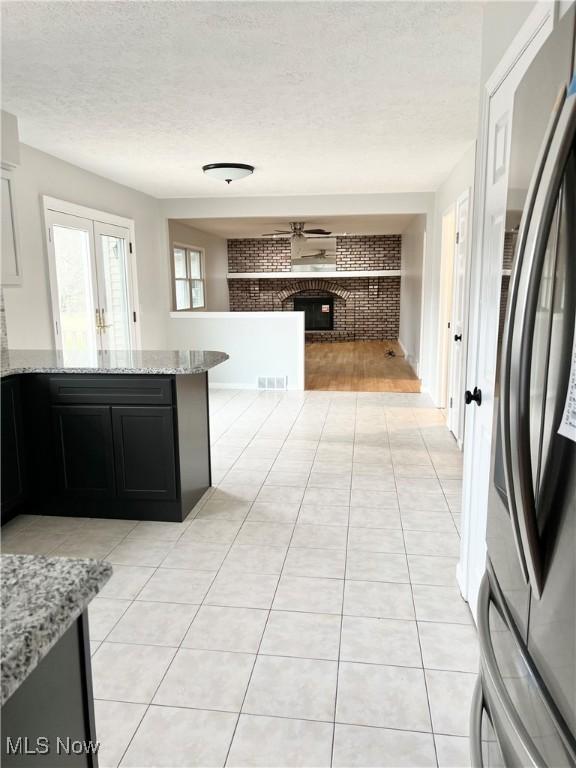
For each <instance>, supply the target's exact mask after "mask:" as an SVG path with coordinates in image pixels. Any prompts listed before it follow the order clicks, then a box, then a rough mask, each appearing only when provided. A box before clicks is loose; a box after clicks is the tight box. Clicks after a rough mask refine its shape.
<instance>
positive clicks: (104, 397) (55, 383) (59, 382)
mask: <svg viewBox="0 0 576 768" xmlns="http://www.w3.org/2000/svg"><path fill="white" fill-rule="evenodd" d="M49 387H50V398H51V400H52V402H53V403H63V404H64V403H66V404H75V403H77V404H80V403H82V404H103V405H171V404H172V379H170V378H168V377H162V376H117V375H114V376H84V375H81V374H76V375H74V376H50V377H49Z"/></svg>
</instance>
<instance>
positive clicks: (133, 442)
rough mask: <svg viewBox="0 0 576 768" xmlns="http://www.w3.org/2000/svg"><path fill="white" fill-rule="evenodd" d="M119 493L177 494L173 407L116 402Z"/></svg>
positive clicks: (131, 496) (146, 496) (138, 496)
mask: <svg viewBox="0 0 576 768" xmlns="http://www.w3.org/2000/svg"><path fill="white" fill-rule="evenodd" d="M112 422H113V425H114V456H115V461H116V486H117V493H118V496H119V497H123V498H128V499H157V500H167V499H174V498H176V467H175V460H174V424H173V419H172V408H170V407H168V406H159V407H157V408H151V407H148V408H145V407H142V408H139V407H137V406H133V407H130V406H126V407H121V406H112Z"/></svg>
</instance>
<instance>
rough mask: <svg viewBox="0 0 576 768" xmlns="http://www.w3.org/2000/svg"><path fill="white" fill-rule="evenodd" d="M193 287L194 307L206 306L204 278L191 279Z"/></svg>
mask: <svg viewBox="0 0 576 768" xmlns="http://www.w3.org/2000/svg"><path fill="white" fill-rule="evenodd" d="M190 284H191V287H192V306H193V307H194V308H197V307H203V306H204V281H203V280H191V281H190Z"/></svg>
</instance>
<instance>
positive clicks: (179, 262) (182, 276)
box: [172, 245, 205, 312]
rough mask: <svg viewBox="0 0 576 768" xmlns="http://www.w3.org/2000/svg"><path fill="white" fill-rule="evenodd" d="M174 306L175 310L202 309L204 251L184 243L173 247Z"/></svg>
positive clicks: (203, 304)
mask: <svg viewBox="0 0 576 768" xmlns="http://www.w3.org/2000/svg"><path fill="white" fill-rule="evenodd" d="M172 253H173V267H174V308H175V309H176V311H177V312H182V311H185V310H189V309H202V307H204V306H205V296H204V251H202V250H201V249H200V248H189V247H187V246H184V245H175V246H174V247H173V251H172Z"/></svg>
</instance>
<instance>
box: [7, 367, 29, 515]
mask: <svg viewBox="0 0 576 768" xmlns="http://www.w3.org/2000/svg"><path fill="white" fill-rule="evenodd" d="M23 497H24V456H23V442H22V412H21V409H20V382H19V381H18V379H4V380H3V381H2V522H3V523H4V522H6V521H7V520H9V519H10V516H11V515H10V510H11V509H13V508H14V507H16V505H17V504H18V503H19V502H20V501H22V499H23ZM13 514H15V513H13Z"/></svg>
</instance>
